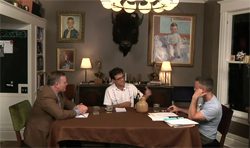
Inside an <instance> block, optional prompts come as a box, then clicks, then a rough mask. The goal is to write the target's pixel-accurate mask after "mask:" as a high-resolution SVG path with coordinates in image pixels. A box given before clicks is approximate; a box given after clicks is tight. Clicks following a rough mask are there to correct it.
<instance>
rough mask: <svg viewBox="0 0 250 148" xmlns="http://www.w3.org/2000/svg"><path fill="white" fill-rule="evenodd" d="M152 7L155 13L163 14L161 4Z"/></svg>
mask: <svg viewBox="0 0 250 148" xmlns="http://www.w3.org/2000/svg"><path fill="white" fill-rule="evenodd" d="M152 7H153V10H154V12H156V13H161V12H162V11H164V9H163V5H162V4H161V3H160V2H157V3H156V4H155V5H153V6H152Z"/></svg>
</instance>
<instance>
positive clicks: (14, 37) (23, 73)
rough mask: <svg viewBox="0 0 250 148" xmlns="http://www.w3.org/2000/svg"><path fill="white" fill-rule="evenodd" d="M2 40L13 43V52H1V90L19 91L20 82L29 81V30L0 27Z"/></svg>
mask: <svg viewBox="0 0 250 148" xmlns="http://www.w3.org/2000/svg"><path fill="white" fill-rule="evenodd" d="M0 41H1V42H2V43H3V41H10V42H12V43H13V50H12V51H11V52H3V51H2V52H1V53H2V55H1V56H0V83H1V85H0V92H1V93H18V84H27V82H28V75H27V71H28V58H27V57H28V50H27V48H28V45H27V30H9V29H0ZM1 46H2V45H1ZM2 49H3V46H2Z"/></svg>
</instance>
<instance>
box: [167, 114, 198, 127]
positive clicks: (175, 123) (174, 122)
mask: <svg viewBox="0 0 250 148" xmlns="http://www.w3.org/2000/svg"><path fill="white" fill-rule="evenodd" d="M164 121H165V122H166V123H167V124H168V125H169V126H171V127H174V128H181V127H193V126H195V125H196V124H198V122H195V121H193V120H190V119H187V118H183V117H171V118H166V119H165V120H164Z"/></svg>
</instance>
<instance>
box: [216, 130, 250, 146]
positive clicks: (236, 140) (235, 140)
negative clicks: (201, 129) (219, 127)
mask: <svg viewBox="0 0 250 148" xmlns="http://www.w3.org/2000/svg"><path fill="white" fill-rule="evenodd" d="M220 138H221V134H220V133H218V134H217V139H220ZM218 141H219V140H218ZM224 145H225V146H227V147H229V148H235V147H237V148H249V140H248V139H247V138H244V137H240V136H237V135H235V134H232V133H228V134H227V137H226V140H225V143H224Z"/></svg>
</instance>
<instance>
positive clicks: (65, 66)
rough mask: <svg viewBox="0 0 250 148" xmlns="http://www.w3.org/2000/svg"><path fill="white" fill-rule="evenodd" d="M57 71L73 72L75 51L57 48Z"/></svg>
mask: <svg viewBox="0 0 250 148" xmlns="http://www.w3.org/2000/svg"><path fill="white" fill-rule="evenodd" d="M57 70H58V71H75V49H73V48H57Z"/></svg>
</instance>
